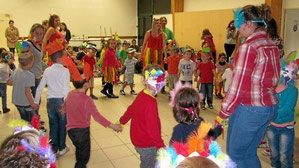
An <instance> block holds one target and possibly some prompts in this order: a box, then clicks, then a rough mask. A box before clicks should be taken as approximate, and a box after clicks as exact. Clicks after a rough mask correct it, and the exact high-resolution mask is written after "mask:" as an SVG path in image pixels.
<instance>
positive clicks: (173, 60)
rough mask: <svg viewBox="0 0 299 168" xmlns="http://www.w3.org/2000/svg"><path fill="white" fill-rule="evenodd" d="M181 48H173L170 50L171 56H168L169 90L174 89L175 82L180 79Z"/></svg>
mask: <svg viewBox="0 0 299 168" xmlns="http://www.w3.org/2000/svg"><path fill="white" fill-rule="evenodd" d="M178 52H179V49H178V48H172V49H171V50H170V56H169V57H168V58H167V64H168V80H169V91H171V90H172V89H174V86H175V84H176V83H177V81H178V80H179V77H178V71H179V69H178V67H179V63H180V60H181V58H180V56H179V55H178Z"/></svg>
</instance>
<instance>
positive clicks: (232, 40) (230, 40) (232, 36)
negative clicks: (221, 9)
mask: <svg viewBox="0 0 299 168" xmlns="http://www.w3.org/2000/svg"><path fill="white" fill-rule="evenodd" d="M236 40H237V31H236V27H235V21H234V20H232V21H230V22H229V24H228V26H227V28H226V42H225V43H224V49H225V53H226V56H227V58H226V59H227V62H229V58H230V56H231V55H232V53H233V51H234V50H235V47H236Z"/></svg>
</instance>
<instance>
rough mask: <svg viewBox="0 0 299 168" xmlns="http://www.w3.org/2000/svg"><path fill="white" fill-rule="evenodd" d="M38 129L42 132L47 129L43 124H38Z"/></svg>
mask: <svg viewBox="0 0 299 168" xmlns="http://www.w3.org/2000/svg"><path fill="white" fill-rule="evenodd" d="M39 130H40V131H43V132H47V129H46V128H45V127H44V126H40V127H39Z"/></svg>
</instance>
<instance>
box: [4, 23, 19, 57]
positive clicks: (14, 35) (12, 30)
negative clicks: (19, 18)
mask: <svg viewBox="0 0 299 168" xmlns="http://www.w3.org/2000/svg"><path fill="white" fill-rule="evenodd" d="M8 23H9V27H8V28H6V30H5V37H6V39H7V47H8V48H9V51H10V52H12V53H13V54H14V53H15V46H16V43H17V42H18V39H19V30H18V28H16V27H15V26H14V23H15V22H14V21H13V20H10V21H9V22H8Z"/></svg>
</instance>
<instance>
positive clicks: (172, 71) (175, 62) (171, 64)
mask: <svg viewBox="0 0 299 168" xmlns="http://www.w3.org/2000/svg"><path fill="white" fill-rule="evenodd" d="M180 60H181V58H180V56H178V55H175V56H170V57H168V58H167V65H168V74H169V75H177V74H178V71H179V63H180Z"/></svg>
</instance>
